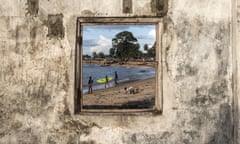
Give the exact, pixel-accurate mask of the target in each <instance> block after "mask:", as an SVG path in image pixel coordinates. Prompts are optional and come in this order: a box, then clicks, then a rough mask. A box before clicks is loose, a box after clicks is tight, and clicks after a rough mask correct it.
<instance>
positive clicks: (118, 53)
mask: <svg viewBox="0 0 240 144" xmlns="http://www.w3.org/2000/svg"><path fill="white" fill-rule="evenodd" d="M112 42H113V48H112V49H110V55H111V56H112V55H114V57H116V58H119V59H120V60H121V61H127V60H128V59H130V58H134V59H137V58H139V56H140V55H141V54H142V53H141V51H139V48H140V45H139V43H138V41H137V39H136V38H135V37H134V36H133V34H132V33H131V32H128V31H123V32H120V33H118V34H117V35H116V36H115V37H114V38H113V39H112Z"/></svg>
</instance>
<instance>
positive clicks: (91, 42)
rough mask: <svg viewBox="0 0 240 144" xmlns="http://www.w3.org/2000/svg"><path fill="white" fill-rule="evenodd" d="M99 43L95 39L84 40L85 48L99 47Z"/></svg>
mask: <svg viewBox="0 0 240 144" xmlns="http://www.w3.org/2000/svg"><path fill="white" fill-rule="evenodd" d="M97 45H98V44H97V42H96V40H95V39H83V46H84V47H93V46H97Z"/></svg>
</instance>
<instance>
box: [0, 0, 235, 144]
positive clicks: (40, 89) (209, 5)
mask: <svg viewBox="0 0 240 144" xmlns="http://www.w3.org/2000/svg"><path fill="white" fill-rule="evenodd" d="M153 1H154V0H132V7H130V8H131V10H126V11H123V9H122V0H61V1H59V0H0V4H1V5H0V57H1V58H0V144H6V143H8V144H15V143H16V144H17V143H22V144H32V143H34V144H66V143H68V144H75V143H76V144H78V143H80V144H88V143H89V144H95V143H96V144H135V143H137V144H148V143H154V144H176V143H178V144H232V143H237V141H235V138H234V137H235V131H237V130H236V127H234V126H235V124H236V123H235V122H236V121H237V120H238V118H236V113H237V112H236V111H235V110H236V109H237V108H238V107H237V105H236V103H234V100H235V99H237V98H236V95H234V93H235V91H234V88H233V86H234V84H235V83H233V75H234V74H235V73H236V72H235V71H234V70H235V69H234V68H235V66H236V64H235V63H234V61H233V60H234V58H235V59H236V57H234V56H235V55H233V54H234V53H233V51H234V52H235V51H236V46H235V47H234V41H233V31H232V30H233V29H232V26H233V19H232V2H231V1H226V0H211V1H209V0H169V1H168V12H167V14H166V15H162V14H161V13H159V11H158V10H157V8H156V7H155V5H154V4H153ZM82 16H84V17H119V16H121V17H130V16H134V17H137V16H145V17H147V16H158V17H159V18H160V17H161V18H163V23H164V27H163V31H162V33H161V34H162V39H161V42H162V61H163V88H162V89H163V99H164V104H163V113H162V114H161V115H155V114H152V113H142V114H139V115H123V114H115V115H111V114H89V115H74V114H73V90H74V56H75V34H76V20H77V17H82ZM56 21H57V23H58V25H57V27H54V26H52V25H54V23H56ZM234 48H235V49H234ZM235 107H236V109H234V108H235Z"/></svg>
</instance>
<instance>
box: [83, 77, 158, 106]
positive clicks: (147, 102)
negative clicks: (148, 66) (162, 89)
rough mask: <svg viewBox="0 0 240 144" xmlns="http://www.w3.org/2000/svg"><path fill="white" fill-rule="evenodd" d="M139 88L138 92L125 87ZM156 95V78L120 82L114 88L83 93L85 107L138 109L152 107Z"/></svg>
mask: <svg viewBox="0 0 240 144" xmlns="http://www.w3.org/2000/svg"><path fill="white" fill-rule="evenodd" d="M129 86H132V87H134V88H138V89H139V92H138V93H136V94H129V93H126V92H125V90H124V87H129ZM154 97H155V78H150V79H146V80H139V81H135V82H128V83H122V84H118V85H117V86H115V87H112V88H106V89H101V90H95V91H93V94H84V95H83V108H84V109H136V108H137V109H138V108H152V107H153V106H154Z"/></svg>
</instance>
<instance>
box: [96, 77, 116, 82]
mask: <svg viewBox="0 0 240 144" xmlns="http://www.w3.org/2000/svg"><path fill="white" fill-rule="evenodd" d="M112 79H113V78H112V77H108V81H111V80H112ZM105 82H106V78H105V77H104V78H100V79H98V80H97V83H105Z"/></svg>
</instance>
